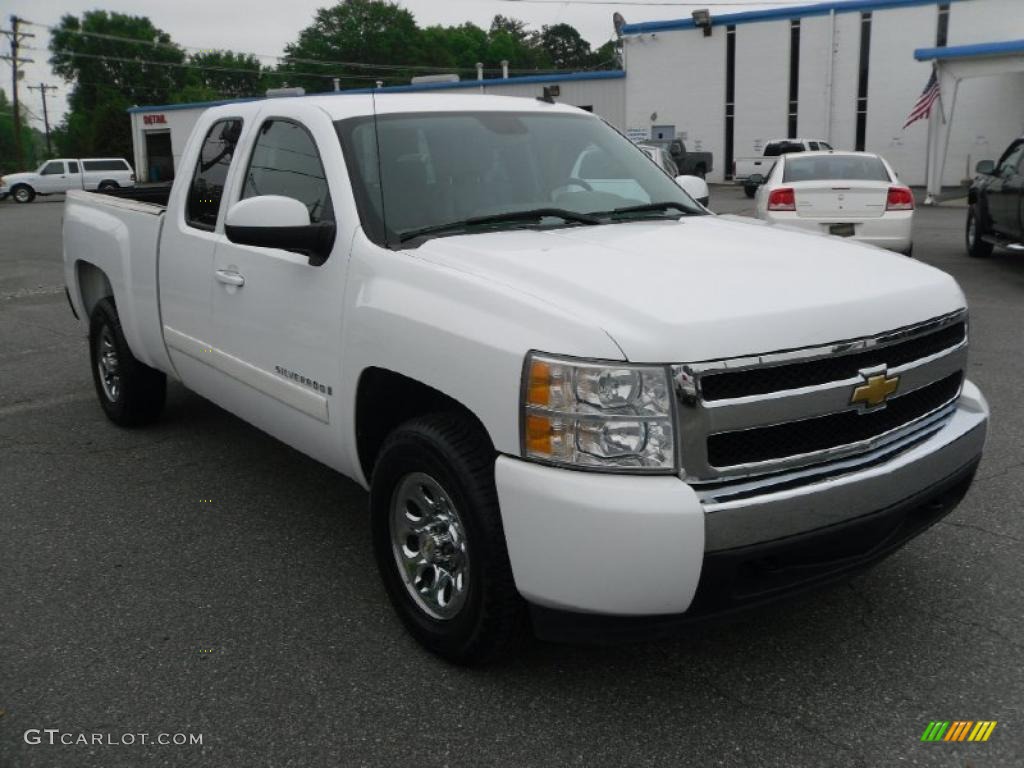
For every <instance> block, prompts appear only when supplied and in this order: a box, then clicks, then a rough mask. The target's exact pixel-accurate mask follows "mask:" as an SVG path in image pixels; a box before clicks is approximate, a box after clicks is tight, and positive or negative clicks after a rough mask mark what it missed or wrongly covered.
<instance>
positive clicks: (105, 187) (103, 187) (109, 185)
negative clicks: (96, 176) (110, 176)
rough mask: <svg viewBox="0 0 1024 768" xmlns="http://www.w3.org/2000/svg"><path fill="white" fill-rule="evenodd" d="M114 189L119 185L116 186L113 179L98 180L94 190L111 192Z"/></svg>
mask: <svg viewBox="0 0 1024 768" xmlns="http://www.w3.org/2000/svg"><path fill="white" fill-rule="evenodd" d="M115 189H119V187H118V186H117V184H116V183H115V182H113V181H103V182H100V185H99V186H98V187H97V188H96V191H97V192H103V193H107V192H113V191H114V190H115Z"/></svg>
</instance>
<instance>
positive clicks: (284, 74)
mask: <svg viewBox="0 0 1024 768" xmlns="http://www.w3.org/2000/svg"><path fill="white" fill-rule="evenodd" d="M53 53H54V54H59V55H63V56H72V57H75V58H83V59H98V60H100V61H120V62H125V63H128V64H144V65H146V66H154V67H176V68H179V69H199V70H204V71H208V72H240V73H243V74H247V75H255V76H257V77H259V76H262V75H270V76H274V77H323V78H328V79H331V78H334V77H337V75H334V74H324V73H322V72H293V71H291V70H272V69H246V68H243V67H222V66H211V65H206V64H189V63H186V62H179V61H152V60H149V59H139V58H134V57H128V56H110V55H108V54H105V53H104V54H101V53H82V52H79V51H70V50H66V49H61V48H57V49H54V50H53ZM345 77H347V78H350V79H358V80H376V79H377V76H375V75H345Z"/></svg>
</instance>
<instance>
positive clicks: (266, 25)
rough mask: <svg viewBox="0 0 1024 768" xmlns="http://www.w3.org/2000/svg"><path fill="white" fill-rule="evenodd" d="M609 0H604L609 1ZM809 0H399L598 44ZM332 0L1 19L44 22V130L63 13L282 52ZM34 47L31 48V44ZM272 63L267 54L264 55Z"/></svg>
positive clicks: (53, 8)
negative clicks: (505, 19) (134, 19)
mask: <svg viewBox="0 0 1024 768" xmlns="http://www.w3.org/2000/svg"><path fill="white" fill-rule="evenodd" d="M608 1H609V0H603V2H608ZM813 1H814V0H793V2H792V3H789V2H786V0H774V1H772V2H769V1H768V0H736V1H735V2H725V1H723V0H705V2H694V3H685V2H679V3H677V2H675V1H674V0H633V1H632V2H631V3H623V4H621V5H619V4H607V5H605V4H585V3H584V2H582V0H565V1H564V2H557V1H556V2H548V1H547V0H544V1H543V2H527V1H526V0H397V2H398V4H399V5H401V6H402V7H404V8H407V9H408V10H409V11H411V12H412V13H413V15H414V16H415V17H416V21H417V23H418V24H419V25H420V26H421V27H425V26H430V25H433V24H443V25H446V26H449V25H454V24H461V23H462V22H465V21H470V22H473V23H474V24H477V25H478V26H481V27H483V28H485V29H486V28H487V27H488V26H489V25H490V21H491V18H493V16H494V15H495V14H497V13H500V14H503V15H505V16H511V17H513V18H519V19H522V20H524V21H526V22H527V24H528V25H529V27H530V28H532V29H539V28H540V27H541V26H542V25H544V24H558V23H562V22H566V23H569V24H572V25H573V26H574V27H576V28H577V29H578V30H579V31H580V33H581V34H582V35H583V36H584V37H585V38H586V39H587V40H589V41H590V43H591V44H592V45H593V46H594V47H595V48H596V47H597V46H599V45H601V44H602V43H604V42H605V41H607V40H608V39H609V38H611V37H612V35H613V28H612V14H613V13H614V12H616V11H618V12H619V13H621V14H622V15H623V16H624V17H625V18H626V20H627V21H629V22H639V21H651V20H657V19H674V18H683V17H688V16H689V15H690V13H691V11H693V10H695V9H697V8H710V10H711V11H712V13H728V12H730V11H741V10H751V9H755V8H764V7H768V6H778V5H786V4H792V5H806V4H808V3H810V2H813ZM332 4H333V3H332V2H331V0H287V1H286V2H277V1H275V2H270V1H269V0H257V1H256V2H253V0H174V2H168V0H5V2H4V6H5V7H4V9H3V11H2V18H0V25H2V28H4V29H9V28H10V15H11V14H14V15H16V16H18V17H19V18H22V19H27V20H28V21H31V22H35V24H36V25H41V26H26V27H24V30H25V31H27V32H33V33H35V35H36V37H35V38H31V39H28V40H25V41H23V43H22V45H23V49H22V52H21V55H22V56H23V57H26V58H30V59H34V60H35V61H34V63H31V64H26V65H24V69H25V78H24V80H22V81H21V85H20V87H19V89H18V94H19V97H20V98H21V101H22V103H23V104H24V105H25V107H27V109H28V112H29V117H30V120H31V122H32V125H33V126H35V127H37V128H39V129H40V130H42V128H43V119H42V118H43V106H42V97H41V95H40V92H39V91H38V90H33V91H30V90H28V89H27V88H26V86H28V85H39V83H40V82H45V83H47V84H49V85H55V86H58V90H57V91H48V92H47V94H48V95H47V101H48V108H49V114H50V123H51V125H56V124H57V123H59V122H60V120H61V118H62V117H63V115H64V112H65V111H66V108H67V95H68V92H69V90H70V88H71V86H70V84H68V83H65V82H64V81H63V80H62V79H61V78H60V77H58V76H57V75H54V74H53V73H52V72H51V71H50V68H49V66H47V64H46V61H47V59H49V53H48V51H47V46H48V44H49V31H48V30H47V28H46V27H47V26H54V25H56V24H57V23H58V22H59V21H60V18H61V17H62V16H63V15H64V14H68V13H70V14H74V15H81V14H82V13H83V12H84V11H87V10H92V9H94V8H102V9H104V10H108V11H118V12H120V13H128V14H132V15H136V16H148V17H149V18H150V20H152V22H153V24H154V25H156V26H157V27H159V28H160V29H163V30H164V31H166V32H168V33H169V34H170V35H171V38H172V39H173V40H174V42H176V43H178V44H179V45H183V46H194V47H197V48H228V49H231V50H235V51H245V52H251V53H257V54H269V55H271V56H280V55H281V54H282V53H283V51H284V46H285V45H286V44H287V43H290V42H293V41H294V40H295V39H296V38H297V37H298V34H299V31H300V30H302V29H303V28H305V27H307V26H309V24H310V23H311V22H312V20H313V15H314V13H315V12H316V10H317V9H318V8H322V7H325V6H330V5H332ZM33 49H34V50H33ZM9 52H10V51H9V49H8V44H7V42H6V37H4V38H2V39H0V53H3V54H7V53H9ZM261 61H263V62H264V63H272V61H271V60H270V59H261ZM0 64H2V65H3V66H2V67H0V87H2V88H3V89H4V90H5V91H6V92H7V94H8V97H9V96H10V84H11V77H10V69H9V65H7V63H6V62H0Z"/></svg>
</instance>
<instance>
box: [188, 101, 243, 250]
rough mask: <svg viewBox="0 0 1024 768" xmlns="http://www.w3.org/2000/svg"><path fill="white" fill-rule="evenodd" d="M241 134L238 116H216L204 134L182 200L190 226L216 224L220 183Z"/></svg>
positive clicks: (212, 225) (240, 123) (226, 172)
mask: <svg viewBox="0 0 1024 768" xmlns="http://www.w3.org/2000/svg"><path fill="white" fill-rule="evenodd" d="M241 135H242V121H241V120H218V121H217V122H216V123H214V124H213V125H212V126H211V127H210V130H209V132H208V133H207V134H206V139H205V140H204V141H203V148H202V149H201V150H200V152H199V159H198V160H197V161H196V169H195V172H194V173H193V175H192V184H191V185H190V186H189V190H188V199H187V200H186V203H185V221H186V222H188V224H189V225H190V226H193V227H196V228H197V229H207V230H213V228H214V227H215V226H216V225H217V214H218V212H219V211H220V200H221V197H222V196H223V195H224V183H225V181H226V180H227V177H228V169H229V168H230V167H231V159H232V158H233V157H234V155H235V147H236V146H237V144H238V137H239V136H241Z"/></svg>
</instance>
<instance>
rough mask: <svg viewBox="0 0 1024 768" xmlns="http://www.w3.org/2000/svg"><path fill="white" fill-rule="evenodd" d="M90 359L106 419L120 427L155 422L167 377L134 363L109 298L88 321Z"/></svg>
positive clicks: (133, 357) (160, 406) (94, 310)
mask: <svg viewBox="0 0 1024 768" xmlns="http://www.w3.org/2000/svg"><path fill="white" fill-rule="evenodd" d="M89 359H90V361H91V362H92V379H93V383H94V384H95V385H96V396H97V397H98V398H99V400H100V406H101V407H102V408H103V412H104V413H106V414H107V418H109V419H110V420H111V421H112V422H114V423H115V424H117V425H119V426H122V427H135V426H141V425H143V424H149V423H152V422H154V421H156V419H157V418H158V417H159V416H160V411H162V410H163V407H164V400H165V399H166V397H167V377H166V376H165V375H164V374H163V373H161V372H160V371H157V370H155V369H153V368H150V367H149V366H148V365H144V364H143V363H140V362H139V361H138V360H136V359H135V356H134V355H133V354H132V352H131V350H130V349H129V348H128V342H127V341H125V338H124V332H123V331H122V330H121V320H120V318H119V317H118V315H117V309H116V308H115V306H114V302H113V301H112V300H111V299H110V298H105V299H101V300H100V301H99V302H98V303H97V304H96V307H95V308H94V309H93V311H92V315H91V316H90V317H89Z"/></svg>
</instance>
